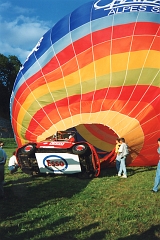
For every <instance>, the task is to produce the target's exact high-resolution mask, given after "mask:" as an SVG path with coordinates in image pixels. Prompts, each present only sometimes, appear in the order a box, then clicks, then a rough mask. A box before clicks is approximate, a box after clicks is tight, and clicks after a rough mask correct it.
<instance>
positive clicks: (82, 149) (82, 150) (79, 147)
mask: <svg viewBox="0 0 160 240" xmlns="http://www.w3.org/2000/svg"><path fill="white" fill-rule="evenodd" d="M88 151H89V147H88V145H87V144H85V143H81V144H75V145H74V146H73V147H72V152H73V153H74V154H77V155H83V154H87V152H88Z"/></svg>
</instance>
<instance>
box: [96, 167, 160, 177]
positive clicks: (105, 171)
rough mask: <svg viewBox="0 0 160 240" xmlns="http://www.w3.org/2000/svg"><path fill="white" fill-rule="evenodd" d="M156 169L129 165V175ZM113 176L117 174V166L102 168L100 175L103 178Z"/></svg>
mask: <svg viewBox="0 0 160 240" xmlns="http://www.w3.org/2000/svg"><path fill="white" fill-rule="evenodd" d="M155 170H156V168H155V167H127V175H128V177H131V176H133V175H135V174H139V173H142V172H147V171H155ZM113 176H117V171H116V168H114V167H110V168H107V169H102V170H101V173H100V175H99V176H98V177H100V178H103V177H113Z"/></svg>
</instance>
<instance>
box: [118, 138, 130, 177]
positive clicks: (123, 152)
mask: <svg viewBox="0 0 160 240" xmlns="http://www.w3.org/2000/svg"><path fill="white" fill-rule="evenodd" d="M120 144H121V146H120V148H119V150H118V159H119V160H120V169H119V172H118V176H119V177H121V174H122V172H123V176H122V178H127V170H126V163H125V161H126V157H127V155H128V153H129V151H128V146H127V144H126V143H125V139H124V138H120Z"/></svg>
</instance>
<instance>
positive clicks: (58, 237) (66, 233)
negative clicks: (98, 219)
mask: <svg viewBox="0 0 160 240" xmlns="http://www.w3.org/2000/svg"><path fill="white" fill-rule="evenodd" d="M72 218H74V217H64V218H61V219H59V220H57V221H53V222H50V223H49V224H47V225H46V226H44V225H43V226H41V227H39V228H36V229H34V230H27V229H26V227H25V225H26V226H27V225H28V224H30V225H32V224H34V222H33V221H26V222H25V225H23V226H22V229H21V230H22V231H21V233H19V232H18V226H17V227H16V226H14V227H13V226H10V227H8V228H6V229H5V232H4V229H2V228H0V234H1V237H3V240H7V239H9V240H22V239H25V240H28V239H34V238H35V239H39V240H77V239H83V240H97V239H98V240H102V239H105V236H106V234H107V233H109V231H108V230H106V231H99V232H96V233H94V234H91V236H90V237H87V238H86V237H83V238H82V237H80V238H79V237H78V235H80V236H81V235H82V234H83V233H84V232H89V231H91V230H92V229H97V228H98V226H99V224H98V223H93V224H89V225H88V226H85V227H82V228H77V227H75V229H72V230H68V229H65V227H64V230H63V233H60V234H59V233H56V231H57V229H59V227H63V224H66V223H67V222H69V221H70V220H71V219H72ZM44 220H45V219H44ZM34 221H37V222H40V221H41V219H40V218H37V219H34ZM23 231H24V232H23ZM2 232H3V235H2ZM46 232H49V233H50V236H49V237H45V233H46ZM7 233H10V236H7ZM12 233H14V234H12ZM4 234H5V235H4Z"/></svg>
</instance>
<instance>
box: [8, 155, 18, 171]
mask: <svg viewBox="0 0 160 240" xmlns="http://www.w3.org/2000/svg"><path fill="white" fill-rule="evenodd" d="M18 168H19V165H18V162H17V159H16V152H15V151H14V152H13V155H12V157H10V159H9V162H8V169H9V171H10V173H11V174H12V173H14V172H17V169H18Z"/></svg>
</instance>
